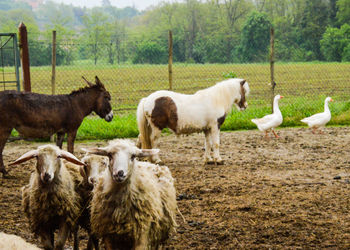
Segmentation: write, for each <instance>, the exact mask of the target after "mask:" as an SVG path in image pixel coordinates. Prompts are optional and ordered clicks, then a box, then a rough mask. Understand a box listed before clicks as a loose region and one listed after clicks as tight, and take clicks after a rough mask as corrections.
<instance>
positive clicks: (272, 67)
mask: <svg viewBox="0 0 350 250" xmlns="http://www.w3.org/2000/svg"><path fill="white" fill-rule="evenodd" d="M274 43H275V31H274V29H273V28H271V30H270V76H271V79H270V81H271V108H272V112H273V99H274V97H275V87H276V83H275V44H274Z"/></svg>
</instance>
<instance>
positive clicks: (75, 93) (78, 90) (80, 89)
mask: <svg viewBox="0 0 350 250" xmlns="http://www.w3.org/2000/svg"><path fill="white" fill-rule="evenodd" d="M101 88H102V89H105V88H104V86H102V85H98V84H95V85H92V86H86V87H83V88H79V89H77V90H73V91H72V92H71V93H70V94H69V95H77V94H80V93H85V92H87V91H89V90H90V89H96V90H98V89H101Z"/></svg>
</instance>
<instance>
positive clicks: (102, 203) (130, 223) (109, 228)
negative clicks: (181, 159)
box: [88, 140, 177, 249]
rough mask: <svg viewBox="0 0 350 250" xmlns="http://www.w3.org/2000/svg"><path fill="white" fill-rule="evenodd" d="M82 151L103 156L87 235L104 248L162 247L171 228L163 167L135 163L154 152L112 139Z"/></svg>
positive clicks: (172, 201) (169, 187) (171, 198)
mask: <svg viewBox="0 0 350 250" xmlns="http://www.w3.org/2000/svg"><path fill="white" fill-rule="evenodd" d="M88 151H89V152H90V153H93V154H98V155H105V156H108V157H109V165H108V169H106V171H105V172H104V173H103V174H102V176H101V177H100V179H99V181H98V183H97V185H96V187H95V188H94V190H93V198H92V202H91V227H92V231H93V232H94V233H95V234H96V235H98V236H99V237H101V238H102V241H103V243H104V245H105V247H106V249H116V248H118V249H131V248H132V249H154V248H158V247H159V246H161V245H162V244H164V243H165V241H166V240H167V239H168V237H169V234H170V232H171V231H175V227H176V221H175V217H176V212H177V204H176V192H175V187H174V180H173V178H172V176H171V173H170V171H169V169H168V168H167V167H166V166H158V165H154V164H152V163H148V162H139V161H137V160H136V157H144V156H152V155H154V154H157V153H158V152H159V150H158V149H139V148H137V147H136V146H135V145H134V143H132V142H131V141H129V140H114V141H111V142H110V143H109V145H108V146H107V147H104V148H95V149H90V150H88Z"/></svg>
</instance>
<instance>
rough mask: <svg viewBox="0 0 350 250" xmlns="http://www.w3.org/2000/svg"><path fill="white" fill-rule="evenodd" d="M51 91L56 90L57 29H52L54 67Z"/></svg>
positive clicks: (53, 92)
mask: <svg viewBox="0 0 350 250" xmlns="http://www.w3.org/2000/svg"><path fill="white" fill-rule="evenodd" d="M51 92H52V94H53V95H54V94H55V92H56V30H53V31H52V69H51Z"/></svg>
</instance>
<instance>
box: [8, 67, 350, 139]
mask: <svg viewBox="0 0 350 250" xmlns="http://www.w3.org/2000/svg"><path fill="white" fill-rule="evenodd" d="M5 71H9V70H5ZM228 72H234V73H235V74H236V75H237V76H238V77H240V78H244V79H247V81H248V82H249V86H250V89H251V92H250V95H249V96H248V98H247V100H248V104H249V107H248V109H247V110H246V111H244V112H238V111H237V110H236V109H233V111H232V113H231V114H230V116H228V118H227V120H226V121H225V123H224V124H223V127H222V130H242V129H254V128H255V125H254V124H253V123H252V122H251V121H250V119H252V118H255V117H261V116H264V115H266V114H268V113H270V112H271V101H270V100H271V96H272V93H271V86H270V85H269V82H270V66H269V64H174V65H173V90H174V91H177V92H182V93H194V92H195V91H197V90H199V89H202V88H206V87H209V86H211V85H213V84H215V83H216V82H218V81H221V80H224V78H223V74H224V73H228ZM95 75H97V76H98V77H99V78H100V79H101V81H102V82H103V83H104V84H105V86H106V88H107V89H108V90H109V91H110V93H111V95H112V103H113V109H114V113H115V118H114V119H113V121H112V122H111V123H107V122H105V121H103V120H101V119H98V118H97V117H96V116H89V117H87V118H86V119H85V120H84V122H83V124H82V126H81V127H80V129H79V131H78V139H102V138H104V139H110V138H116V137H135V136H137V134H138V131H137V126H136V117H135V111H136V107H137V104H138V101H139V100H140V99H141V98H142V97H145V96H147V95H149V94H150V93H152V92H154V91H156V90H160V89H169V83H168V66H167V65H106V64H104V65H96V66H95V65H91V64H88V63H84V64H79V65H72V66H58V67H57V71H56V94H63V93H70V92H71V91H72V90H74V89H78V88H80V87H84V86H85V83H84V81H83V80H82V79H81V76H85V77H86V78H87V79H89V80H91V81H92V80H93V79H94V76H95ZM7 77H8V79H10V78H11V77H13V76H12V75H11V74H7ZM31 80H32V91H33V92H38V93H47V94H50V93H51V67H49V66H48V67H32V68H31ZM275 81H276V83H277V86H276V88H275V94H281V95H283V96H285V98H284V99H282V100H281V101H280V108H281V111H282V114H283V116H284V122H283V124H282V126H301V125H302V123H301V122H300V119H302V118H303V117H305V116H309V115H311V114H314V113H316V112H321V111H322V110H323V105H324V99H325V98H326V97H327V96H331V97H332V98H333V99H334V100H335V102H333V103H331V104H330V109H331V112H332V120H331V122H330V123H329V124H332V125H348V124H350V98H349V97H350V63H276V64H275Z"/></svg>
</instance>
